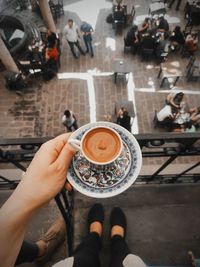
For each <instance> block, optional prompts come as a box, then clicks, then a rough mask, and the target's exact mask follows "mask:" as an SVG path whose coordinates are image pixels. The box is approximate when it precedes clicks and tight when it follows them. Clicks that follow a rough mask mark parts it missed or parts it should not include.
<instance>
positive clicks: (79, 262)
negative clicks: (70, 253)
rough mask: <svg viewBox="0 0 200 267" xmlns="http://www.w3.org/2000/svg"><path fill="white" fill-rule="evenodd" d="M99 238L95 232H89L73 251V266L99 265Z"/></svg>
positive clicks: (90, 266)
mask: <svg viewBox="0 0 200 267" xmlns="http://www.w3.org/2000/svg"><path fill="white" fill-rule="evenodd" d="M100 248H101V239H100V237H99V235H98V234H97V233H95V232H92V233H89V234H88V235H87V236H86V237H85V238H84V240H83V242H82V243H81V244H80V245H79V246H78V247H77V249H76V250H75V252H74V265H73V267H82V266H83V267H84V266H87V267H100V266H101V265H100V259H99V250H100Z"/></svg>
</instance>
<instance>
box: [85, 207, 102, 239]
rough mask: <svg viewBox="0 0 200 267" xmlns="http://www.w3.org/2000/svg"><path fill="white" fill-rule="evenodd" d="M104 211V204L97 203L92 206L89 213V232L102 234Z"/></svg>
mask: <svg viewBox="0 0 200 267" xmlns="http://www.w3.org/2000/svg"><path fill="white" fill-rule="evenodd" d="M103 221H104V211H103V206H102V205H101V204H99V203H96V204H94V205H93V206H92V208H91V209H90V211H89V213H88V228H89V232H90V233H92V232H95V233H97V234H98V235H99V236H102V232H103Z"/></svg>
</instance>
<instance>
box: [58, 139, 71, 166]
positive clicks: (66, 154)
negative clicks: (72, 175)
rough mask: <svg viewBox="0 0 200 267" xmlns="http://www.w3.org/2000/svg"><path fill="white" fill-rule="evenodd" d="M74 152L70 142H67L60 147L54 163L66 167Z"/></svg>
mask: <svg viewBox="0 0 200 267" xmlns="http://www.w3.org/2000/svg"><path fill="white" fill-rule="evenodd" d="M75 153H76V150H75V149H74V148H73V147H72V146H71V145H70V144H68V143H67V144H65V145H64V147H63V148H62V150H61V152H60V155H59V157H58V158H57V160H56V162H55V163H56V164H58V165H59V166H65V167H66V168H67V169H68V168H69V166H70V164H71V160H72V158H73V156H74V154H75Z"/></svg>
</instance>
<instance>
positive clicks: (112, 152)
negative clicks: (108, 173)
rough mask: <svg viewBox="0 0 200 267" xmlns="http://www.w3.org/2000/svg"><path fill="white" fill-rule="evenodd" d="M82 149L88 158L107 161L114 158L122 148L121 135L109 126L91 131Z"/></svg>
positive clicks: (102, 161) (100, 161)
mask: <svg viewBox="0 0 200 267" xmlns="http://www.w3.org/2000/svg"><path fill="white" fill-rule="evenodd" d="M82 150H83V152H84V154H85V155H86V156H87V158H88V159H90V160H92V161H95V162H99V163H106V162H110V161H112V160H114V159H115V158H116V157H117V155H118V154H119V152H120V150H121V140H120V138H119V136H118V135H117V134H116V133H115V132H113V131H112V130H110V129H108V128H103V127H102V128H101V127H99V128H95V129H93V130H91V131H89V132H88V133H87V134H86V135H85V137H84V139H83V142H82Z"/></svg>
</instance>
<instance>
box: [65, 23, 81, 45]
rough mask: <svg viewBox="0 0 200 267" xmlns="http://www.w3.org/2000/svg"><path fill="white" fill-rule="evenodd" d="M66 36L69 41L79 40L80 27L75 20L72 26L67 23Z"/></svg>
mask: <svg viewBox="0 0 200 267" xmlns="http://www.w3.org/2000/svg"><path fill="white" fill-rule="evenodd" d="M64 36H65V37H66V39H67V41H69V42H77V40H78V27H77V26H76V24H75V23H74V22H73V25H72V27H71V28H70V27H69V25H68V24H67V25H66V26H65V28H64Z"/></svg>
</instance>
